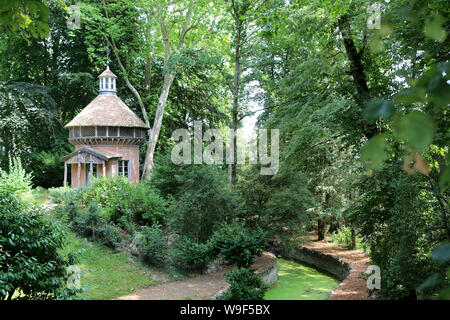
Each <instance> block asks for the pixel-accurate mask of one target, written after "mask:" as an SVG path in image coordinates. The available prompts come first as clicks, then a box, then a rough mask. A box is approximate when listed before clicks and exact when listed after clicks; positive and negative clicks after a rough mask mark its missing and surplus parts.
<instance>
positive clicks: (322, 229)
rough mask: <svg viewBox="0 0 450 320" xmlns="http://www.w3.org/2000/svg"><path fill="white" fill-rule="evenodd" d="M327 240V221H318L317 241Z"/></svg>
mask: <svg viewBox="0 0 450 320" xmlns="http://www.w3.org/2000/svg"><path fill="white" fill-rule="evenodd" d="M324 239H325V221H324V220H323V219H320V218H319V219H317V240H319V241H320V240H324Z"/></svg>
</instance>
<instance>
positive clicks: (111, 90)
mask: <svg viewBox="0 0 450 320" xmlns="http://www.w3.org/2000/svg"><path fill="white" fill-rule="evenodd" d="M116 78H117V76H116V75H115V74H114V73H112V71H111V70H109V65H107V66H106V70H105V71H103V72H102V73H101V74H100V75H99V76H98V86H99V95H116Z"/></svg>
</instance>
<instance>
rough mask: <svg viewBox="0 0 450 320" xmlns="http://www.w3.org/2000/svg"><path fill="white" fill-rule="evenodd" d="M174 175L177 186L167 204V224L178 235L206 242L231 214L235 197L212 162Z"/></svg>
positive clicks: (188, 168)
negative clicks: (169, 203) (179, 174)
mask: <svg viewBox="0 0 450 320" xmlns="http://www.w3.org/2000/svg"><path fill="white" fill-rule="evenodd" d="M177 179H178V181H179V183H180V187H179V191H178V194H177V195H175V196H174V199H173V201H172V202H171V205H170V206H169V208H168V217H169V225H170V226H171V227H172V228H173V230H174V231H175V232H176V233H177V234H179V235H181V236H186V237H188V238H189V239H191V240H192V241H194V242H197V243H206V241H207V240H208V239H209V238H210V237H211V235H212V234H213V233H214V231H215V230H217V229H218V228H219V227H220V225H221V224H222V223H223V222H229V221H231V219H232V218H233V217H234V215H235V212H236V208H237V205H238V202H237V200H236V197H234V195H233V194H232V192H231V189H230V185H229V184H228V182H227V178H226V176H224V173H223V172H221V171H220V169H219V168H217V167H215V166H207V165H205V166H189V167H187V168H185V170H184V171H183V174H182V175H181V176H179V177H178V178H177Z"/></svg>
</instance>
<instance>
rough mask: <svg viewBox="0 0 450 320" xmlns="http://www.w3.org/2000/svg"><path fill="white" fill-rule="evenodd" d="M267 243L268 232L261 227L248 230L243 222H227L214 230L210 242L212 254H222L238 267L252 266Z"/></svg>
mask: <svg viewBox="0 0 450 320" xmlns="http://www.w3.org/2000/svg"><path fill="white" fill-rule="evenodd" d="M265 244H266V233H265V232H264V231H262V230H261V229H260V228H256V229H255V230H253V231H249V230H247V229H246V228H245V227H244V226H243V224H242V223H238V222H234V223H232V224H225V225H223V226H222V228H220V229H219V230H217V231H216V232H214V234H213V235H212V237H211V240H210V242H209V246H210V250H211V255H212V256H217V255H221V256H223V257H224V258H225V261H227V262H229V263H233V264H236V265H237V266H238V267H246V268H247V267H250V266H251V265H252V264H253V262H254V261H255V257H256V256H260V255H261V254H262V252H263V249H264V247H265Z"/></svg>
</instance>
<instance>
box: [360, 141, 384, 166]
mask: <svg viewBox="0 0 450 320" xmlns="http://www.w3.org/2000/svg"><path fill="white" fill-rule="evenodd" d="M386 147H387V143H386V139H385V137H384V136H383V135H378V136H376V137H373V138H372V139H370V140H369V141H368V142H367V143H366V145H365V146H364V147H363V149H362V151H361V160H362V161H363V162H365V163H367V164H369V167H370V168H371V169H373V170H381V169H382V168H383V162H384V161H385V160H386V159H387V158H388V154H387V152H386Z"/></svg>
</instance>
